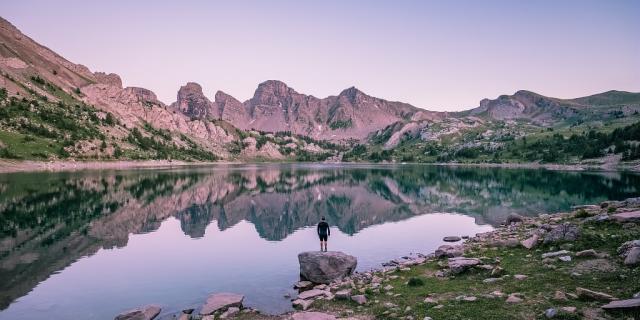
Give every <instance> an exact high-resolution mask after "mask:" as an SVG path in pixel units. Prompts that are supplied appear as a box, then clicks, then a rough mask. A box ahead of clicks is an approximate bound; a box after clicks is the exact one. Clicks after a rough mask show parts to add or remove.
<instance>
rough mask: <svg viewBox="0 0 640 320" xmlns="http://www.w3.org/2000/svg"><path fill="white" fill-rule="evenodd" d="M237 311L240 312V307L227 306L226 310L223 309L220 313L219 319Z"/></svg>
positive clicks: (230, 315) (231, 315)
mask: <svg viewBox="0 0 640 320" xmlns="http://www.w3.org/2000/svg"><path fill="white" fill-rule="evenodd" d="M238 312H240V308H238V307H229V309H227V311H225V312H224V313H223V314H221V315H220V319H226V318H229V317H233V316H234V315H236V314H237V313H238Z"/></svg>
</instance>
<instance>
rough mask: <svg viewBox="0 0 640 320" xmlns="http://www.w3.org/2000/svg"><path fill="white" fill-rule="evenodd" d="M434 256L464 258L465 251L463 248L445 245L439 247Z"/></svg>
mask: <svg viewBox="0 0 640 320" xmlns="http://www.w3.org/2000/svg"><path fill="white" fill-rule="evenodd" d="M434 254H435V256H436V258H445V257H446V258H455V257H460V256H462V255H463V254H464V249H463V247H462V246H452V245H448V244H445V245H442V246H439V247H438V249H436V251H435V253H434Z"/></svg>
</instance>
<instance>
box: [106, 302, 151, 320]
mask: <svg viewBox="0 0 640 320" xmlns="http://www.w3.org/2000/svg"><path fill="white" fill-rule="evenodd" d="M160 310H161V309H160V307H159V306H156V305H149V306H144V307H141V308H138V309H133V310H129V311H125V312H123V313H121V314H119V315H118V316H116V318H115V320H152V319H155V317H157V316H158V314H160Z"/></svg>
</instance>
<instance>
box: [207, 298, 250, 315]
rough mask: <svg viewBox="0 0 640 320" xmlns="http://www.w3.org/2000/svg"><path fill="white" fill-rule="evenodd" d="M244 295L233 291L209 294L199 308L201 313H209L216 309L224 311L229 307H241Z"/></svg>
mask: <svg viewBox="0 0 640 320" xmlns="http://www.w3.org/2000/svg"><path fill="white" fill-rule="evenodd" d="M243 300H244V296H243V295H240V294H235V293H214V294H211V295H209V297H208V298H207V301H206V302H205V303H204V305H203V306H202V309H201V310H200V314H201V315H209V314H212V313H214V312H216V311H224V310H226V309H228V308H230V307H242V301H243Z"/></svg>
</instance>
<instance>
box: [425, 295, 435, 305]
mask: <svg viewBox="0 0 640 320" xmlns="http://www.w3.org/2000/svg"><path fill="white" fill-rule="evenodd" d="M424 303H426V304H438V300H437V299H434V298H431V297H426V298H425V299H424Z"/></svg>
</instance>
